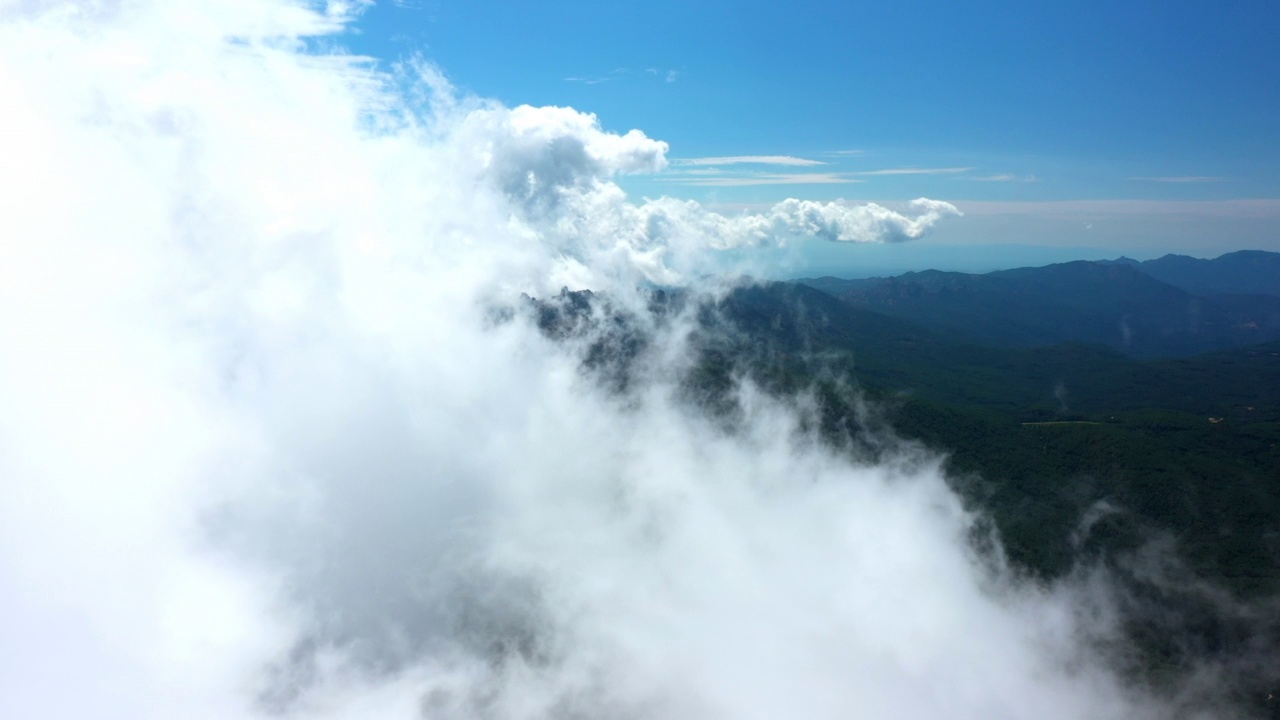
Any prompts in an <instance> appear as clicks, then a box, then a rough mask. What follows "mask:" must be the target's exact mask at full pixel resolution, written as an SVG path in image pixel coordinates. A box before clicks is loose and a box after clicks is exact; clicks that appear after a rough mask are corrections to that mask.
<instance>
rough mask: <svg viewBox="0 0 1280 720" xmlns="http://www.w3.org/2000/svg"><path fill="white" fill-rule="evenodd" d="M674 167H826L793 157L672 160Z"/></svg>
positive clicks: (737, 156) (763, 156)
mask: <svg viewBox="0 0 1280 720" xmlns="http://www.w3.org/2000/svg"><path fill="white" fill-rule="evenodd" d="M671 162H672V164H674V165H688V166H710V165H790V166H794V167H809V166H813V165H826V164H827V163H825V162H823V161H821V160H810V159H809V158H801V157H794V156H791V155H729V156H725V157H700V158H673V159H672V161H671Z"/></svg>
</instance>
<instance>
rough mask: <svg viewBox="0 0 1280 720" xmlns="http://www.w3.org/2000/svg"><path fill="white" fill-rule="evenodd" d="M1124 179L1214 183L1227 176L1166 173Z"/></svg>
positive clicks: (1224, 180)
mask: <svg viewBox="0 0 1280 720" xmlns="http://www.w3.org/2000/svg"><path fill="white" fill-rule="evenodd" d="M1125 179H1126V180H1141V181H1143V182H1159V183H1215V182H1226V181H1227V179H1228V178H1224V177H1218V176H1216V175H1166V176H1159V177H1131V178H1125Z"/></svg>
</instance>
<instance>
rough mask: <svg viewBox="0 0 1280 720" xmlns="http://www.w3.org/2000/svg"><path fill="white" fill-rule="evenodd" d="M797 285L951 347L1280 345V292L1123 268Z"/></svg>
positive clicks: (1160, 352) (1190, 351)
mask: <svg viewBox="0 0 1280 720" xmlns="http://www.w3.org/2000/svg"><path fill="white" fill-rule="evenodd" d="M1277 257H1280V256H1277ZM797 282H800V283H802V284H806V285H809V286H811V287H814V288H817V289H819V290H822V291H824V292H827V293H829V294H831V295H834V296H835V297H838V298H839V299H841V300H843V301H845V302H847V303H849V304H851V305H853V306H856V307H859V308H862V309H866V310H873V311H875V312H879V313H883V314H886V315H890V316H893V317H898V318H901V319H904V320H910V321H912V322H914V323H916V324H919V325H921V326H924V327H927V328H930V329H932V330H935V331H938V332H939V333H942V334H944V335H946V336H947V337H949V338H950V339H951V340H953V341H957V342H971V343H978V344H983V345H991V346H995V347H1035V346H1042V345H1053V344H1057V343H1063V342H1079V343H1091V344H1099V345H1105V346H1107V347H1111V348H1114V349H1116V350H1119V351H1121V352H1124V353H1126V354H1128V355H1133V356H1136V357H1163V356H1186V355H1194V354H1197V353H1203V352H1208V351H1211V350H1216V349H1221V348H1227V347H1240V346H1245V345H1252V344H1257V343H1261V342H1267V341H1270V340H1275V339H1280V296H1271V295H1230V296H1224V295H1210V296H1202V295H1196V294H1193V293H1191V292H1188V291H1187V290H1185V289H1182V288H1179V287H1175V286H1173V285H1171V284H1168V283H1166V282H1163V281H1161V280H1159V279H1156V278H1155V277H1152V276H1151V275H1150V274H1148V273H1147V272H1146V271H1145V264H1143V265H1139V264H1136V263H1132V262H1122V261H1116V262H1108V263H1099V262H1088V261H1077V262H1070V263H1061V264H1057V265H1048V266H1045V267H1039V268H1019V269H1016V270H1002V271H997V272H992V273H986V274H983V275H970V274H966V273H951V272H938V271H932V270H931V271H925V272H914V273H906V274H904V275H899V276H897V277H891V278H869V279H863V280H841V279H839V278H818V279H813V280H808V279H806V280H799V281H797Z"/></svg>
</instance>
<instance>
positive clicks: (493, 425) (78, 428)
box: [0, 0, 1166, 720]
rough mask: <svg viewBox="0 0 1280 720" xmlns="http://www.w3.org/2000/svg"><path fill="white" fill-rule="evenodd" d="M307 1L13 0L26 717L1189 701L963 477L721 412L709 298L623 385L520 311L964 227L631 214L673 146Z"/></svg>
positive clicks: (434, 714)
mask: <svg viewBox="0 0 1280 720" xmlns="http://www.w3.org/2000/svg"><path fill="white" fill-rule="evenodd" d="M309 7H310V5H307V4H303V3H300V2H299V3H293V2H287V1H286V0H252V1H251V2H250V1H248V0H244V1H242V2H238V1H233V0H227V1H224V2H212V1H210V2H201V1H198V0H192V1H191V2H185V3H170V2H147V1H146V0H138V1H137V2H129V3H115V4H101V3H73V2H63V3H58V2H48V3H34V4H33V3H24V2H17V3H13V2H9V3H7V4H4V5H0V18H3V24H0V97H3V98H5V110H4V112H3V113H2V114H0V133H2V134H3V138H4V142H3V144H0V187H2V189H3V192H0V251H2V252H3V260H4V262H3V265H2V269H0V273H2V282H0V347H3V348H4V350H3V352H0V478H3V482H0V628H2V630H0V635H2V636H3V638H4V639H3V642H0V717H5V718H49V717H92V718H108V719H114V718H120V719H125V718H128V719H129V720H139V719H147V718H175V717H182V718H194V719H199V718H210V719H212V718H217V719H219V720H226V719H227V718H263V717H280V716H283V717H291V718H365V719H368V718H408V717H429V718H504V719H505V718H511V719H516V718H592V717H606V716H608V717H619V716H622V717H632V718H695V717H697V718H706V717H720V718H752V717H784V716H786V717H792V716H794V717H808V718H827V717H830V718H846V717H850V716H859V717H885V718H889V717H893V718H898V717H923V716H943V715H945V716H948V717H961V718H997V717H1036V718H1080V717H1090V718H1143V717H1165V716H1166V715H1165V713H1164V708H1162V707H1161V706H1160V705H1158V704H1156V703H1154V702H1153V701H1152V700H1151V699H1150V698H1147V697H1144V696H1143V695H1142V694H1141V693H1140V692H1139V691H1136V690H1133V689H1130V688H1128V687H1127V685H1126V684H1125V683H1124V682H1122V681H1121V680H1119V679H1118V678H1117V676H1116V675H1115V674H1114V673H1112V672H1111V671H1110V670H1109V669H1108V665H1107V663H1106V662H1105V661H1104V659H1103V658H1102V657H1101V656H1100V655H1099V652H1098V651H1097V650H1096V649H1095V647H1096V646H1095V644H1094V643H1092V642H1090V638H1096V637H1101V636H1106V635H1107V634H1108V633H1109V632H1111V631H1112V630H1113V627H1112V624H1113V622H1114V617H1113V614H1112V613H1111V612H1110V610H1109V609H1108V608H1109V605H1108V604H1107V602H1105V597H1106V595H1105V593H1101V592H1098V591H1096V588H1095V587H1094V586H1092V585H1090V584H1088V583H1083V582H1081V583H1073V584H1063V585H1056V586H1052V587H1042V586H1034V585H1028V584H1023V583H1019V582H1015V581H1013V580H1012V579H1010V577H1009V573H1008V572H1007V571H1006V570H1005V569H1004V568H1003V567H1002V565H1001V564H1000V562H999V561H998V559H992V558H985V559H983V558H980V557H979V556H978V555H977V553H976V552H975V551H974V550H973V549H971V547H970V545H969V544H968V543H967V542H966V538H967V537H969V535H970V533H971V530H972V528H973V518H972V517H971V516H970V515H969V514H968V513H967V512H966V511H965V510H963V509H962V508H961V507H960V504H959V503H958V501H957V499H956V498H955V496H953V495H952V494H951V493H950V492H949V491H948V489H947V488H946V485H945V483H944V482H943V479H942V477H941V475H940V471H939V465H938V462H937V460H936V459H934V458H930V457H927V456H922V455H920V454H919V453H915V454H909V455H907V454H904V455H902V456H900V457H896V459H893V458H891V459H889V460H886V461H885V462H883V463H881V464H876V465H872V464H865V463H864V464H857V463H853V462H851V461H850V459H849V458H848V457H845V456H842V455H839V454H837V453H835V452H834V451H832V450H828V449H824V448H823V447H822V446H821V445H820V444H818V443H817V442H815V441H814V440H813V438H812V437H811V435H810V434H809V431H807V430H805V423H804V421H803V413H802V411H801V410H800V409H797V407H796V406H794V405H793V404H790V403H785V402H781V401H778V400H775V399H771V398H770V397H768V396H766V395H764V394H762V393H760V392H758V391H756V390H754V389H753V388H752V387H751V385H750V384H749V383H744V384H742V386H741V387H740V388H738V390H737V391H736V393H737V396H738V403H739V405H740V406H741V408H742V413H741V418H740V421H739V422H737V423H736V424H735V425H734V427H733V428H726V427H725V426H724V424H723V423H719V422H713V421H712V420H710V419H708V418H706V417H705V416H704V415H703V414H701V413H699V412H697V409H696V408H694V407H690V405H689V404H688V403H687V402H685V401H682V400H681V399H680V396H679V393H678V392H677V388H676V387H675V384H676V383H675V381H674V379H673V376H674V374H676V371H678V370H679V368H680V367H681V364H682V363H686V362H687V353H686V352H684V350H683V347H684V346H683V337H684V336H683V335H682V334H681V332H682V326H681V323H679V322H673V323H671V324H670V326H669V327H668V328H667V329H663V328H661V327H655V328H653V329H651V330H650V332H652V333H654V337H653V339H654V342H653V343H652V348H653V349H652V351H650V352H649V353H648V354H646V355H645V356H644V357H642V358H640V359H639V360H638V362H640V363H641V364H643V365H644V366H645V367H644V369H645V372H643V373H640V374H638V375H637V378H638V380H637V383H636V385H635V386H634V387H632V388H630V389H628V390H627V393H626V395H625V397H619V396H618V395H617V394H614V393H607V392H604V391H602V390H600V389H599V388H598V386H597V385H596V384H594V383H593V382H591V381H590V380H589V379H586V378H584V377H583V375H582V373H581V370H580V368H581V357H580V354H579V353H580V350H579V348H578V347H577V345H575V344H574V343H573V342H564V343H557V342H553V341H552V340H549V339H547V337H545V336H544V334H543V333H542V332H540V331H539V330H538V328H537V327H536V325H535V323H534V322H533V321H532V319H531V318H530V317H528V313H527V312H525V311H524V310H522V309H521V308H522V307H523V306H521V305H520V304H519V300H518V298H519V294H520V293H521V292H528V293H530V294H533V295H535V296H539V297H547V296H548V295H549V294H550V293H554V292H555V291H557V290H558V289H559V288H560V287H561V286H562V285H570V286H572V287H590V288H593V289H596V290H602V291H607V292H609V293H611V294H612V295H613V296H614V297H617V298H620V299H625V298H626V297H627V296H628V294H631V295H635V294H636V293H638V292H639V291H638V290H637V287H638V286H640V285H642V284H643V283H644V282H645V281H646V280H648V281H659V282H672V283H675V282H692V281H694V280H695V279H696V278H698V277H699V274H700V272H702V268H704V265H703V264H702V260H703V259H705V258H706V257H707V254H708V253H714V252H716V248H729V247H742V246H750V245H755V244H765V243H777V242H785V241H786V238H787V237H790V236H795V235H800V234H809V235H816V236H819V237H823V238H826V239H829V240H832V241H838V242H877V241H894V240H902V239H909V238H913V237H918V236H920V235H921V234H922V233H924V232H925V231H926V230H927V229H928V228H929V227H930V226H931V225H933V224H934V223H936V222H937V221H938V220H940V219H941V218H943V217H945V216H947V215H952V214H956V210H955V208H954V207H952V206H950V205H948V204H946V203H942V202H938V201H932V200H917V201H915V202H914V203H912V204H911V205H910V207H909V208H907V212H906V213H899V212H896V211H893V210H890V209H887V208H883V207H879V206H874V205H867V206H853V205H845V204H841V203H812V202H807V201H801V200H788V201H785V202H783V203H780V204H778V205H777V206H775V207H773V208H771V209H769V210H768V211H766V212H763V213H759V214H754V215H744V216H725V215H720V214H716V213H712V212H709V211H707V210H706V209H705V208H702V207H701V206H698V205H696V204H693V203H688V202H682V201H677V200H673V199H669V198H660V199H655V200H650V201H645V202H641V203H638V204H637V203H631V202H629V201H628V199H627V198H626V197H625V196H624V195H623V193H622V191H621V190H620V189H619V188H618V186H617V185H616V184H615V183H614V182H613V181H612V178H614V177H615V176H616V175H617V174H619V173H628V172H652V171H654V170H658V169H660V168H661V167H662V166H663V163H664V162H665V160H664V158H665V152H666V146H665V145H664V144H663V143H661V142H659V141H657V140H653V139H650V138H648V137H646V136H644V135H643V134H641V133H639V132H636V131H633V132H629V133H625V134H616V133H609V132H606V131H604V130H602V129H601V127H600V125H599V123H598V122H597V120H596V119H595V118H594V117H592V116H590V115H586V114H583V113H580V112H577V111H575V110H570V109H566V108H531V107H519V108H504V107H501V106H498V105H496V104H494V103H491V102H485V101H482V100H476V99H472V98H465V97H458V96H456V95H455V94H454V93H453V92H452V91H451V90H449V88H448V87H447V84H445V83H444V81H443V80H441V79H440V77H439V75H438V74H437V73H435V72H434V71H431V70H430V69H426V68H417V69H413V70H407V71H405V72H404V73H403V74H401V75H397V76H384V75H380V74H378V73H375V72H372V71H371V70H370V69H369V68H368V67H366V66H365V65H363V64H362V63H361V62H360V61H358V60H356V59H352V58H349V57H344V56H325V55H320V54H315V53H311V52H307V51H306V50H305V48H306V43H305V42H304V40H305V38H306V37H307V36H310V35H316V34H324V33H329V32H333V31H334V30H335V29H336V28H338V27H340V26H341V23H342V22H343V19H344V17H345V13H346V12H348V11H349V10H350V9H351V8H350V7H344V6H340V5H339V4H336V3H331V4H330V9H329V10H328V11H326V12H318V11H314V10H311V9H308V8H309ZM352 7H354V6H352ZM495 308H499V309H501V308H507V309H508V311H509V312H507V314H506V315H505V316H503V315H502V313H495ZM502 317H506V319H505V320H502V319H501V318H502ZM683 330H687V328H683Z"/></svg>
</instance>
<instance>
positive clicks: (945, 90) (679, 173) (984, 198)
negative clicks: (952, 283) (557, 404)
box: [346, 0, 1280, 254]
mask: <svg viewBox="0 0 1280 720" xmlns="http://www.w3.org/2000/svg"><path fill="white" fill-rule="evenodd" d="M355 30H356V31H355V32H354V33H352V34H351V35H349V36H348V37H347V38H346V42H347V44H348V46H349V47H350V48H351V49H352V50H353V51H355V52H358V53H362V54H368V55H372V56H374V57H377V58H379V59H381V60H385V61H394V60H396V59H399V58H403V57H406V56H409V55H411V54H414V53H418V54H420V55H421V56H423V57H425V58H427V59H429V60H431V61H432V62H434V63H436V64H437V65H438V66H439V67H440V68H441V69H442V70H443V71H444V72H445V73H446V74H447V75H448V76H449V77H450V79H451V80H452V81H453V82H454V83H455V84H457V85H459V86H460V87H462V88H464V89H466V90H468V91H471V92H474V93H476V94H478V95H482V96H486V97H493V98H497V99H499V100H501V101H503V102H505V103H507V104H520V103H529V104H535V105H568V106H572V107H575V108H577V109H580V110H585V111H590V112H594V113H596V114H597V115H598V116H599V118H600V121H601V123H602V124H603V125H604V127H605V128H606V129H610V130H616V131H626V130H629V129H631V128H639V129H641V130H643V131H644V132H645V133H646V134H648V135H650V136H651V137H655V138H659V139H662V140H665V141H667V142H669V143H670V145H671V152H670V157H671V158H672V160H673V164H672V167H671V168H670V169H669V170H668V171H667V172H665V173H663V174H661V175H658V176H650V177H638V178H629V179H627V180H625V181H624V187H627V189H628V190H630V191H632V192H634V193H636V194H637V195H647V196H654V195H661V194H669V195H675V196H678V197H688V198H694V199H699V200H702V201H704V202H709V203H712V204H721V205H724V206H726V207H733V206H736V205H751V204H759V203H767V202H773V201H776V200H779V199H782V198H785V197H802V198H810V199H820V200H822V199H835V198H846V199H852V200H876V201H888V202H891V201H898V200H905V199H909V198H914V197H919V196H928V197H933V198H938V199H943V200H948V201H952V202H955V203H956V204H957V205H959V206H960V207H961V209H962V210H965V211H966V218H965V219H963V220H962V221H957V222H955V223H951V224H950V225H949V226H948V227H946V228H940V229H939V230H938V231H937V236H936V237H935V238H934V239H933V242H941V243H946V242H954V243H970V244H972V243H1025V244H1033V245H1035V244H1040V245H1058V246H1064V245H1065V246H1072V245H1074V246H1081V247H1090V248H1092V247H1100V248H1108V249H1116V250H1117V251H1128V252H1133V253H1136V254H1143V253H1144V252H1146V253H1147V254H1160V251H1163V250H1174V251H1180V252H1182V251H1185V252H1192V253H1198V254H1213V253H1215V251H1217V252H1225V251H1228V250H1233V249H1239V248H1243V247H1258V248H1263V249H1277V250H1280V201H1277V200H1273V199H1275V198H1280V162H1278V161H1280V41H1278V40H1277V39H1278V38H1280V3H1276V2H1275V0H1265V1H1258V0H1241V1H1239V2H1232V3H1215V4H1209V3H1203V2H1187V1H1185V0H1172V1H1166V2H1115V1H1114V0H1113V1H1111V2H1095V1H1094V0H1086V1H1085V2H1073V3H1027V2H1006V1H1003V0H979V1H977V2H964V3H936V2H935V3H924V2H918V1H915V2H912V1H905V2H894V3H850V2H843V3H829V2H808V3H801V4H790V5H783V4H778V3H768V4H766V3H762V2H740V3H734V4H728V3H688V2H667V1H665V0H662V1H658V2H646V3H634V2H563V1H561V2H553V3H519V2H494V1H492V0H472V1H469V2H462V1H458V2H451V1H448V0H399V1H394V0H391V1H388V0H384V1H383V2H380V3H378V4H377V5H375V6H373V7H371V8H369V9H368V10H366V11H365V13H364V15H363V17H362V18H361V19H360V21H359V22H358V23H357V25H356V27H355ZM1241 200H1247V201H1250V202H1247V203H1243V204H1242V203H1240V202H1238V201H1241ZM1136 201H1142V202H1136ZM1227 201H1230V202H1227ZM966 206H968V207H966Z"/></svg>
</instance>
